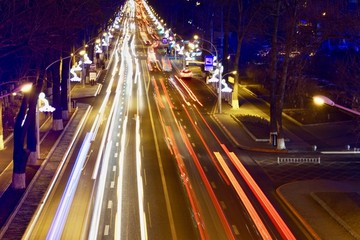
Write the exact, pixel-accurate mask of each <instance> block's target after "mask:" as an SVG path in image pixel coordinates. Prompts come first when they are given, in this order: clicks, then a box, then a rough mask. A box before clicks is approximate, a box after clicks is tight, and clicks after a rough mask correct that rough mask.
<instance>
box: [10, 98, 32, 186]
mask: <svg viewBox="0 0 360 240" xmlns="http://www.w3.org/2000/svg"><path fill="white" fill-rule="evenodd" d="M27 104H28V95H27V94H26V95H25V96H24V97H23V99H22V102H21V106H20V110H19V112H18V114H17V116H16V119H15V125H14V150H13V165H14V167H13V176H12V183H11V186H12V187H13V188H14V189H24V188H26V181H25V170H26V162H27V159H28V156H29V153H28V152H27V151H26V150H25V149H24V142H25V135H26V125H27V124H28V120H27V119H26V113H27Z"/></svg>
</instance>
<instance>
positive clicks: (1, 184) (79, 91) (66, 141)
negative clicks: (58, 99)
mask: <svg viewBox="0 0 360 240" xmlns="http://www.w3.org/2000/svg"><path fill="white" fill-rule="evenodd" d="M76 86H77V87H76ZM100 89H101V84H96V85H94V86H90V85H86V86H85V87H84V86H82V85H75V87H73V89H72V98H73V99H77V98H83V97H91V96H96V95H97V94H98V92H99V90H100ZM75 105H76V108H75V109H74V112H73V113H72V116H71V119H70V120H69V121H68V122H67V123H66V124H65V126H64V129H63V130H61V131H52V130H49V132H47V133H46V134H47V135H46V139H45V140H44V141H42V142H41V144H40V149H41V154H42V156H44V158H43V159H42V160H41V161H38V163H39V165H37V166H27V168H26V178H27V179H26V182H27V188H26V189H24V190H14V189H12V188H11V187H10V183H11V177H12V162H11V164H10V165H9V167H7V168H6V170H4V171H3V173H2V174H1V175H0V193H1V194H0V206H1V208H2V211H0V226H1V228H0V239H21V237H22V235H23V234H24V232H25V229H26V227H27V225H28V223H29V222H30V220H31V218H32V217H33V214H34V212H35V211H36V209H37V208H38V207H39V206H40V205H41V200H42V198H43V197H44V194H45V192H46V190H47V188H48V186H49V184H50V182H51V181H52V179H53V177H54V176H55V175H56V172H57V171H58V168H59V166H60V164H61V163H62V162H63V161H62V160H63V158H64V154H65V153H66V152H67V151H68V150H69V148H70V146H71V142H72V141H73V139H74V138H75V137H76V134H77V133H78V130H79V129H80V128H81V127H82V126H81V124H80V123H81V122H82V119H83V118H84V116H86V112H87V110H88V108H89V105H88V104H82V103H76V104H75ZM8 146H10V147H8ZM5 147H6V148H5V149H4V150H2V151H1V155H2V160H3V159H4V157H6V158H9V159H12V151H13V150H12V149H13V148H12V141H11V139H8V140H7V141H6V143H5ZM16 206H18V207H17V209H16V210H15V211H14V208H15V207H16ZM10 214H11V215H10ZM9 215H10V217H9Z"/></svg>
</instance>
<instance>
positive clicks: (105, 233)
mask: <svg viewBox="0 0 360 240" xmlns="http://www.w3.org/2000/svg"><path fill="white" fill-rule="evenodd" d="M109 229H110V226H109V225H105V229H104V236H108V235H109Z"/></svg>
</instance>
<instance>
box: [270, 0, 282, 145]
mask: <svg viewBox="0 0 360 240" xmlns="http://www.w3.org/2000/svg"><path fill="white" fill-rule="evenodd" d="M279 17H280V0H278V1H277V6H276V13H275V17H274V31H273V35H272V41H271V65H270V82H271V89H270V143H271V144H273V145H275V144H276V138H277V120H276V85H277V44H278V43H277V39H278V36H277V35H278V29H279Z"/></svg>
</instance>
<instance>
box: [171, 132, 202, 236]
mask: <svg viewBox="0 0 360 240" xmlns="http://www.w3.org/2000/svg"><path fill="white" fill-rule="evenodd" d="M166 131H167V132H168V136H169V138H170V139H171V141H172V142H173V143H174V144H172V145H171V147H172V149H173V152H174V156H175V160H176V162H177V166H178V168H179V172H180V176H181V179H182V180H183V183H184V185H185V189H186V192H187V195H188V197H189V201H190V205H191V210H192V213H193V216H194V218H195V222H196V226H197V228H198V231H199V234H200V238H201V239H208V237H207V235H206V230H205V228H204V224H203V220H202V219H201V217H200V214H199V212H200V210H199V207H198V204H197V200H196V195H195V193H194V191H193V190H192V189H193V188H192V186H191V182H190V181H189V178H188V173H187V171H186V167H185V164H184V162H183V160H182V157H181V155H180V152H179V150H178V147H177V145H176V141H175V137H174V134H173V132H172V130H171V128H170V126H167V127H166Z"/></svg>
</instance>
